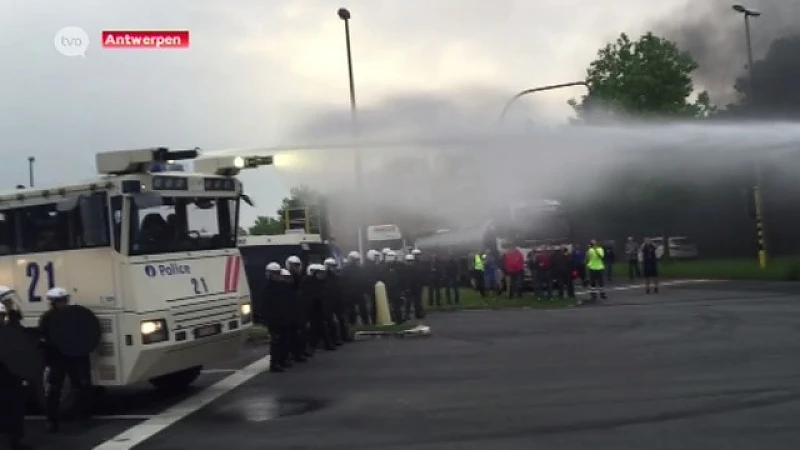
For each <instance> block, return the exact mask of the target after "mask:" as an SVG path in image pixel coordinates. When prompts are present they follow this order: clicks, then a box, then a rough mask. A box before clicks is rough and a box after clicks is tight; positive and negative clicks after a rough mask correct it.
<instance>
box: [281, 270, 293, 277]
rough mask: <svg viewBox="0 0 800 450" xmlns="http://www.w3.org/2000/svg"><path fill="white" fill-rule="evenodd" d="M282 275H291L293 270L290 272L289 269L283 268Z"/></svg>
mask: <svg viewBox="0 0 800 450" xmlns="http://www.w3.org/2000/svg"><path fill="white" fill-rule="evenodd" d="M281 276H282V277H290V276H292V272H289V270H288V269H281Z"/></svg>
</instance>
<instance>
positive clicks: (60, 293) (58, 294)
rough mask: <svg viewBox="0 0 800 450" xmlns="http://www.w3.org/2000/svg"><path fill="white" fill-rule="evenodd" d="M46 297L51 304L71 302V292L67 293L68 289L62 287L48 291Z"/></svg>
mask: <svg viewBox="0 0 800 450" xmlns="http://www.w3.org/2000/svg"><path fill="white" fill-rule="evenodd" d="M45 296H46V297H47V299H48V300H50V301H51V302H56V301H61V300H66V301H69V292H67V290H66V289H64V288H60V287H54V288H53V289H50V290H49V291H47V294H45Z"/></svg>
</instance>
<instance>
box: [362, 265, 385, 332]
mask: <svg viewBox="0 0 800 450" xmlns="http://www.w3.org/2000/svg"><path fill="white" fill-rule="evenodd" d="M380 260H381V253H380V252H379V251H377V250H370V251H368V252H367V263H366V264H364V267H363V272H364V275H363V276H364V284H365V286H364V289H365V291H366V292H365V293H366V295H367V298H368V299H369V309H370V315H369V318H370V324H375V323H377V321H378V318H377V306H376V305H377V304H376V303H375V283H377V282H378V281H383V273H382V271H381V264H380Z"/></svg>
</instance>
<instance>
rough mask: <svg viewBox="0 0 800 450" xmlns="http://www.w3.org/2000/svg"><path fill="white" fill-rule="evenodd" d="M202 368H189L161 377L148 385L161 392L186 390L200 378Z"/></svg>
mask: <svg viewBox="0 0 800 450" xmlns="http://www.w3.org/2000/svg"><path fill="white" fill-rule="evenodd" d="M202 371H203V366H196V367H190V368H188V369H184V370H180V371H178V372H172V373H168V374H166V375H161V376H160V377H156V378H153V379H151V380H150V384H152V385H153V386H155V388H156V389H160V390H162V391H176V390H181V389H186V388H187V387H189V386H191V384H192V383H194V381H195V380H196V379H197V377H199V376H200V372H202Z"/></svg>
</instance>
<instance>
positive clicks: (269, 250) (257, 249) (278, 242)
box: [238, 233, 343, 325]
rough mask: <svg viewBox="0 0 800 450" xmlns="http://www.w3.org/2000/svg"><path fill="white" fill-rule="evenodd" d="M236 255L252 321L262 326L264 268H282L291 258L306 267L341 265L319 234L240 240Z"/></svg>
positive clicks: (339, 257) (247, 237)
mask: <svg viewBox="0 0 800 450" xmlns="http://www.w3.org/2000/svg"><path fill="white" fill-rule="evenodd" d="M238 244H239V252H240V253H241V255H242V261H243V263H244V272H245V275H246V277H247V284H248V285H249V286H250V289H251V291H252V292H253V314H254V319H253V321H254V322H255V323H257V324H260V325H263V317H261V315H260V313H261V311H262V309H261V305H260V300H261V299H260V298H259V294H260V293H261V292H262V291H263V289H264V285H265V283H266V268H267V264H269V263H271V262H277V263H278V264H280V265H281V267H285V263H286V258H288V257H290V256H292V255H295V256H297V257H299V258H300V260H301V261H303V267H307V266H308V265H309V264H315V263H317V264H321V263H323V262H324V261H325V259H326V258H329V257H332V258H334V259H336V260H337V262H338V263H339V264H340V265H341V264H342V263H343V261H342V258H343V255H341V254H340V253H339V251H338V250H337V249H336V247H335V246H333V245H331V244H329V243H328V242H326V241H324V240H323V239H322V237H321V236H320V235H319V234H301V233H287V234H277V235H270V236H241V237H239V240H238Z"/></svg>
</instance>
